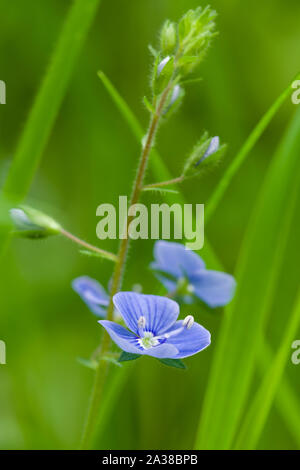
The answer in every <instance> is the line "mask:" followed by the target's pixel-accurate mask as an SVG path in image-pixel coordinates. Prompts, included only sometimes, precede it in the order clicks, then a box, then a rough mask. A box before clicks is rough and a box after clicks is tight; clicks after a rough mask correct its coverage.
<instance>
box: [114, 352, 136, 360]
mask: <svg viewBox="0 0 300 470" xmlns="http://www.w3.org/2000/svg"><path fill="white" fill-rule="evenodd" d="M140 357H141V355H140V354H132V353H128V352H125V351H122V353H121V356H120V357H119V359H118V361H119V362H126V361H134V360H136V359H139V358H140Z"/></svg>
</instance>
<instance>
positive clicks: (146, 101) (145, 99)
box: [143, 96, 155, 114]
mask: <svg viewBox="0 0 300 470" xmlns="http://www.w3.org/2000/svg"><path fill="white" fill-rule="evenodd" d="M143 101H144V105H145V106H146V108H147V109H148V111H149V113H151V114H153V113H155V109H154V108H153V106H152V104H151V103H150V101H149V100H148V98H147V96H144V98H143Z"/></svg>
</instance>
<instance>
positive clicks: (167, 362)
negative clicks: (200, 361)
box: [158, 359, 187, 369]
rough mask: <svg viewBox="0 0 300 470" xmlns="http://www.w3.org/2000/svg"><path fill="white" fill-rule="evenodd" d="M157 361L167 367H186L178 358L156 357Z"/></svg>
mask: <svg viewBox="0 0 300 470" xmlns="http://www.w3.org/2000/svg"><path fill="white" fill-rule="evenodd" d="M158 360H159V362H161V363H162V364H164V365H165V366H168V367H175V368H176V369H186V368H187V367H186V365H185V364H184V362H182V361H181V360H180V359H158Z"/></svg>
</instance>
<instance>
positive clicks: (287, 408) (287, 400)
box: [258, 342, 300, 449]
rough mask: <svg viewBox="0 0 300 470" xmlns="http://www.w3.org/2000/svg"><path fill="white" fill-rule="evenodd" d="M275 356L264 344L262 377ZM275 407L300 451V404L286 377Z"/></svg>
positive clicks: (277, 395)
mask: <svg viewBox="0 0 300 470" xmlns="http://www.w3.org/2000/svg"><path fill="white" fill-rule="evenodd" d="M274 356H275V354H274V353H273V351H272V350H271V348H270V346H269V345H268V344H267V343H266V342H264V343H263V344H262V346H261V349H260V354H259V357H258V366H259V371H260V374H261V376H262V377H263V376H264V374H265V372H266V370H267V369H268V367H269V365H270V364H271V363H272V361H273V360H274ZM275 405H276V407H277V410H278V411H279V413H280V414H281V417H282V418H283V419H284V421H285V423H286V426H287V429H288V430H289V432H290V434H291V436H292V437H293V439H294V441H295V443H296V444H297V447H298V448H299V449H300V432H299V423H300V403H299V398H298V396H297V395H296V393H295V391H294V389H293V388H292V387H291V385H290V383H289V381H288V380H287V379H286V377H285V376H283V377H282V378H281V381H280V385H279V387H278V390H277V394H276V396H275Z"/></svg>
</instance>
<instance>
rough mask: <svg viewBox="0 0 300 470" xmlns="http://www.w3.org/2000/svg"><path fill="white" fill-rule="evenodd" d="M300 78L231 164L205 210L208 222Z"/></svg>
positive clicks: (276, 103)
mask: <svg viewBox="0 0 300 470" xmlns="http://www.w3.org/2000/svg"><path fill="white" fill-rule="evenodd" d="M299 78H300V73H298V74H297V75H296V77H295V78H294V79H293V80H292V81H291V83H289V85H288V86H287V88H286V89H285V90H284V91H283V92H282V93H281V94H280V95H279V97H278V98H277V100H276V101H275V102H274V103H273V104H272V106H271V107H270V108H269V109H268V111H267V112H266V113H265V114H264V115H263V117H262V118H261V120H260V121H259V122H258V124H257V125H256V126H255V127H254V129H253V131H252V132H251V134H250V135H249V137H248V138H247V139H246V141H245V143H244V144H243V146H242V148H241V149H240V151H239V152H238V153H237V155H236V156H235V157H234V158H233V160H232V162H231V164H230V165H229V167H228V168H227V170H226V172H225V174H224V175H223V176H222V178H221V180H220V182H219V184H218V185H217V187H216V189H215V190H214V192H213V194H212V196H211V197H210V200H209V203H208V205H207V208H206V210H205V220H206V222H208V220H210V218H211V217H212V215H213V213H214V212H215V210H216V208H217V207H218V204H219V203H220V201H221V199H222V197H223V195H224V193H225V191H226V189H227V188H228V186H229V184H230V182H231V180H232V179H233V177H234V176H235V175H236V173H237V172H238V170H239V169H240V167H241V165H242V164H243V163H244V161H245V160H246V157H247V156H248V155H249V153H250V152H251V150H252V149H253V148H254V146H255V145H256V143H257V142H258V140H259V139H260V137H261V136H262V134H263V133H264V131H265V130H266V128H267V127H268V125H269V124H270V122H271V121H272V119H273V117H274V116H275V114H276V113H277V111H278V110H279V109H280V107H281V106H282V104H283V103H284V101H285V100H286V99H287V98H288V97H289V96H290V95H291V93H292V89H291V84H292V83H293V82H294V81H295V80H297V79H299Z"/></svg>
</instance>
